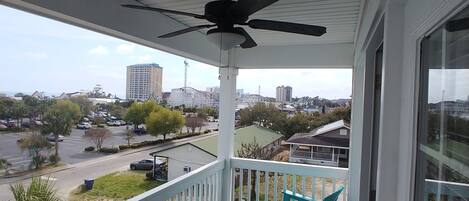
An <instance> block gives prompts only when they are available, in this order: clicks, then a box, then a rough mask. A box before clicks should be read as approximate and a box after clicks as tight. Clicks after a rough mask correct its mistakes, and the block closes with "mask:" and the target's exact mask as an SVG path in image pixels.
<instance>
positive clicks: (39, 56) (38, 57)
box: [25, 52, 49, 60]
mask: <svg viewBox="0 0 469 201" xmlns="http://www.w3.org/2000/svg"><path fill="white" fill-rule="evenodd" d="M25 57H26V58H29V59H33V60H44V59H47V58H49V56H48V55H47V53H45V52H27V53H25Z"/></svg>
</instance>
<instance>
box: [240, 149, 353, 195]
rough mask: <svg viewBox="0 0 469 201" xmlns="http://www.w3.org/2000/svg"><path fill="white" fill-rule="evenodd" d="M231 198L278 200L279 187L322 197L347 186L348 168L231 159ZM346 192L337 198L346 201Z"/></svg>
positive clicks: (281, 190)
mask: <svg viewBox="0 0 469 201" xmlns="http://www.w3.org/2000/svg"><path fill="white" fill-rule="evenodd" d="M231 168H232V171H233V174H232V175H233V177H232V186H233V193H232V194H233V198H232V200H233V201H241V200H248V201H250V200H256V201H259V200H262V201H267V200H274V201H277V200H281V198H282V192H283V190H291V191H293V192H297V193H301V194H304V195H307V196H310V197H313V198H315V199H322V198H324V197H326V196H327V195H329V194H331V193H332V192H334V191H335V190H336V189H337V188H338V187H339V186H341V185H343V186H344V187H346V186H347V179H348V169H347V168H335V167H325V166H314V165H304V164H293V163H285V162H276V161H261V160H253V159H241V158H232V159H231ZM346 194H347V193H346V192H344V193H342V194H341V197H340V198H339V200H343V201H346V200H347V196H346Z"/></svg>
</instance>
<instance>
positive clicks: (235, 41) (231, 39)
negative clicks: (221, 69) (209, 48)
mask: <svg viewBox="0 0 469 201" xmlns="http://www.w3.org/2000/svg"><path fill="white" fill-rule="evenodd" d="M207 38H208V40H209V41H210V42H212V43H214V44H215V45H217V46H218V47H219V48H220V49H222V50H229V49H231V48H233V47H235V46H237V45H240V44H241V43H243V42H244V41H246V38H245V37H244V36H243V35H241V34H238V33H230V32H213V33H208V34H207Z"/></svg>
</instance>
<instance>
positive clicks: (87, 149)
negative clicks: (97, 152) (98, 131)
mask: <svg viewBox="0 0 469 201" xmlns="http://www.w3.org/2000/svg"><path fill="white" fill-rule="evenodd" d="M85 151H86V152H90V151H94V147H93V146H89V147H86V148H85Z"/></svg>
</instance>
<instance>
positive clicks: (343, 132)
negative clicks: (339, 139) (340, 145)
mask: <svg viewBox="0 0 469 201" xmlns="http://www.w3.org/2000/svg"><path fill="white" fill-rule="evenodd" d="M339 134H340V135H347V130H346V129H340V131H339Z"/></svg>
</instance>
